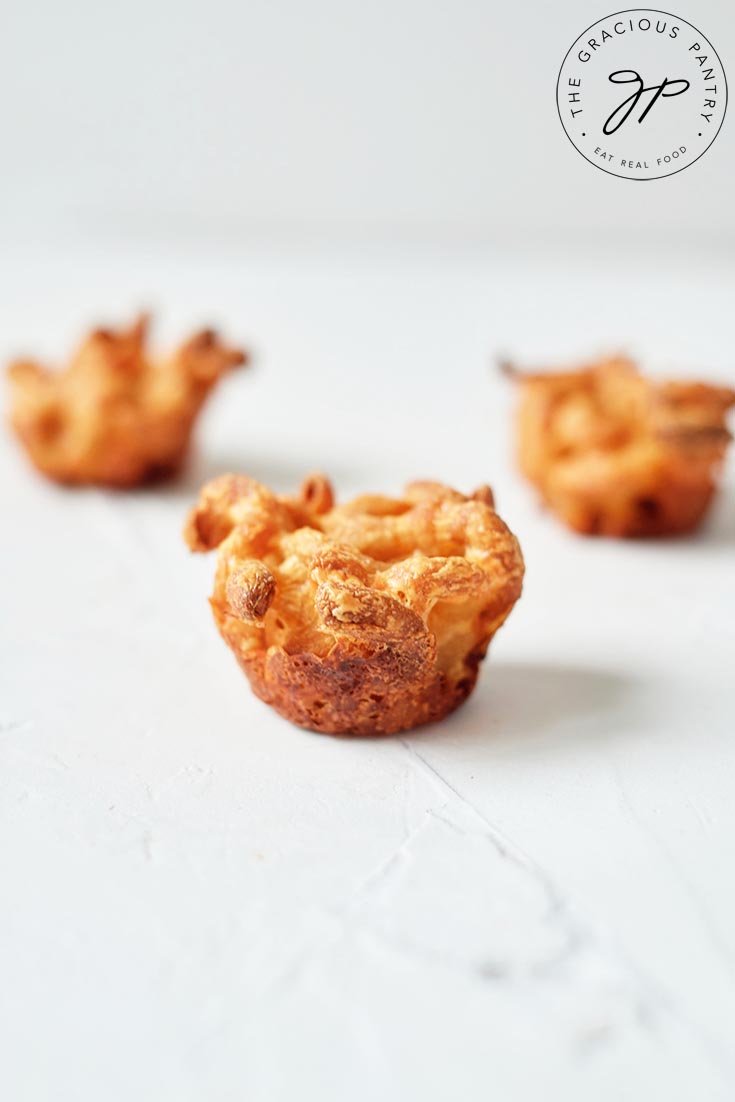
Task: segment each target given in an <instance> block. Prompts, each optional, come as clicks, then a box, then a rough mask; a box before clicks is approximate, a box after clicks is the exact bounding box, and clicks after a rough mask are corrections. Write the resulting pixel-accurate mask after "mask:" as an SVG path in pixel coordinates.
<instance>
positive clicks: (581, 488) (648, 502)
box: [505, 357, 735, 533]
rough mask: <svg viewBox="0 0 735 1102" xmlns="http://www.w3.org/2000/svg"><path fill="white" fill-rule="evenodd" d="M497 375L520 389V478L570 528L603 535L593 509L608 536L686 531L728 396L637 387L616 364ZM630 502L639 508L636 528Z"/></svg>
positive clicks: (633, 371)
mask: <svg viewBox="0 0 735 1102" xmlns="http://www.w3.org/2000/svg"><path fill="white" fill-rule="evenodd" d="M505 370H506V371H507V372H508V373H509V374H511V375H512V376H513V377H514V378H515V379H516V380H517V381H518V383H519V385H520V388H521V404H520V410H519V461H520V466H521V469H522V471H523V472H524V474H525V475H526V476H527V477H528V478H529V479H530V480H531V481H532V482H535V483H536V484H537V485H538V486H539V487H540V488H541V489H542V492H543V493H544V495H545V496H546V498H547V500H549V501H550V502H551V504H552V505H553V506H555V507H558V508H559V510H560V511H561V512H565V513H566V514H567V519H568V520H569V521H570V523H572V526H573V527H577V528H582V529H586V530H592V527H593V524H597V523H602V524H603V526H604V524H605V517H604V516H602V519H600V518H601V514H600V509H599V507H600V505H601V504H603V505H605V506H607V505H611V506H613V508H612V512H613V513H615V514H616V519H615V520H610V518H608V520H610V526H611V532H612V533H614V531H615V530H616V529H618V528H619V529H620V531H621V532H624V531H629V532H633V533H635V532H637V531H638V530H639V529H640V530H641V531H642V532H643V533H645V532H646V531H648V530H650V531H651V532H654V531H656V530H666V529H671V530H675V529H677V528H681V529H684V528H686V527H691V526H692V525H693V524H694V523H695V522H696V520H697V519H698V510H699V514H701V511H702V509H703V508H704V507H706V503H707V501H708V500H709V495H711V491H712V488H713V480H714V477H715V475H716V473H717V471H718V469H719V465H720V463H721V460H722V458H723V456H724V454H725V451H726V448H727V445H728V443H729V441H730V439H731V437H730V433H729V432H728V429H727V424H726V414H727V411H728V409H729V408H730V407H731V406H732V405H733V404H735V390H733V389H731V388H730V387H724V386H715V385H709V384H707V383H702V382H690V381H655V380H650V379H646V378H644V377H643V376H642V375H641V374H640V372H639V371H638V369H637V367H636V365H635V364H634V363H633V362H632V361H631V360H629V359H626V358H625V357H615V358H611V359H604V360H600V361H599V362H597V363H593V364H591V365H589V366H585V367H582V368H580V369H579V370H576V371H565V372H556V373H546V372H544V373H541V372H538V373H536V372H528V373H526V372H522V371H517V370H516V369H514V368H512V367H511V368H509V367H508V366H507V365H506V366H505ZM626 494H628V498H627V500H626V499H625V495H626ZM571 495H576V496H577V498H578V502H577V504H579V503H580V502H581V499H582V498H586V499H587V505H588V506H589V508H588V510H587V513H588V516H587V518H586V519H585V517H584V516H583V515H582V512H579V511H577V510H576V509H575V508H574V507H573V506H572V504H571ZM634 495H637V497H636V498H635V500H634ZM613 499H614V500H613ZM636 500H637V501H638V503H639V506H641V507H642V512H641V509H639V512H640V513H641V515H639V516H638V517H637V519H636V517H635V516H634V515H633V513H634V511H635V508H634V507H635V503H636ZM677 502H678V504H679V505H680V506H681V509H680V510H679V515H678V516H677ZM700 506H701V508H700ZM646 509H647V510H648V513H649V515H648V516H646V515H645V512H646ZM626 511H627V519H626V516H625V514H626ZM575 512H576V516H575V515H573V514H574V513H575ZM593 514H594V516H593ZM595 518H596V519H595Z"/></svg>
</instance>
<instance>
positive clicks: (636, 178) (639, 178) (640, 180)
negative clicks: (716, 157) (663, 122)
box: [556, 8, 729, 184]
mask: <svg viewBox="0 0 735 1102" xmlns="http://www.w3.org/2000/svg"><path fill="white" fill-rule="evenodd" d="M634 11H650V12H653V13H654V14H656V15H668V16H669V18H671V19H681V21H682V23H686V24H687V26H689V27H691V28H692V30H693V31H696V32H697V34H698V35H701V36H702V38H704V39H705V41H706V42H707V43H708V44H709V45H710V46H712V42H711V41H710V39H709V38H707V36H706V35H705V34H702V31H700V30H699V28H698V27H695V26H694V24H693V23H690V22H689V20H688V19H684V17H683V16H681V15H674V13H673V12H671V11H663V10H662V9H661V8H624V9H623V10H622V11H613V12H610V14H609V15H602V16H600V18H599V19H596V20H595V21H594V23H590V25H589V27H586V28H585V30H583V31H580V33H579V34H578V35H577V37H576V38H575V39H574V42H572V44H571V46H570V47H569V49H568V50H567V52H566V53H565V54H564V58H563V60H562V63H561V65H560V66H559V74H558V76H557V78H556V113H557V115H558V116H559V122H560V123H561V128H562V130H563V131H564V133H565V135H566V137H567V141H568V142H569V144H570V145H571V147H572V148H573V149H576V151H577V153H579V155H580V157H582V158H583V159H584V160H585V161H586V162H587V164H590V165H592V167H593V168H596V169H598V170H599V171H600V172H604V173H605V174H606V175H607V176H615V177H616V179H618V180H633V181H634V182H635V183H638V184H645V183H650V182H651V181H652V180H666V179H667V178H668V177H669V176H676V175H678V173H680V172H685V171H686V170H687V169H688V168H691V167H692V165H694V164H696V163H697V161H699V160H700V159H701V158H702V157H704V155H705V153H707V152H708V150H709V149H710V148H711V147H712V146H713V145H714V143H715V141H716V140H717V136H718V134H719V133H720V131H721V130H722V124H723V123H724V121H725V116H726V115H727V104H728V100H729V89H728V86H727V73H726V72H725V66H724V65H723V64H722V58H721V57H720V55H719V54H718V52H717V50H716V49H715V48H714V46H712V52H713V53H714V55H715V57H716V58H717V60H718V61H719V63H720V68H721V69H722V79H723V80H724V82H725V107H724V110H723V112H722V118H721V119H720V125H719V126H718V127H717V130H716V131H715V133H714V135H713V137H712V141H711V142H710V143H709V145H708V146H707V148H706V149H703V150H702V152H701V153H700V154H698V156H696V157H695V158H694V160H693V161H690V162H689V164H687V165H682V167H681V168H677V169H674V171H673V172H666V173H664V175H663V176H623V175H622V174H621V173H620V172H611V171H610V170H609V169H608V168H604V167H603V166H602V165H601V164H599V163H598V162H597V161H591V160H590V158H589V157H588V156H587V154H586V153H583V152H582V150H581V149H580V148H579V146H578V145H575V144H574V141H573V140H572V138H571V137H570V135H569V132H568V130H567V128H566V126H565V125H564V120H563V118H562V117H561V108H560V107H559V82H560V80H561V74H562V70H563V68H564V66H565V65H566V62H567V58H568V57H569V55H570V53H571V52H572V50H573V49H574V47H575V46H576V45H577V43H578V42H579V40H580V38H581V37H582V36H583V35H585V34H588V33H589V32H590V31H591V30H592V28H593V27H596V26H597V25H598V23H602V22H603V20H605V19H614V18H615V16H616V15H629V14H630V13H631V12H634Z"/></svg>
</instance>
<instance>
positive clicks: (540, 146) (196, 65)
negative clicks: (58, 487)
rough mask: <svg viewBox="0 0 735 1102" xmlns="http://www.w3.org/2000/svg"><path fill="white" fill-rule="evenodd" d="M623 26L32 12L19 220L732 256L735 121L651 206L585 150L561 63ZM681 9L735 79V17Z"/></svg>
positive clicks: (238, 6) (476, 0) (442, 8)
mask: <svg viewBox="0 0 735 1102" xmlns="http://www.w3.org/2000/svg"><path fill="white" fill-rule="evenodd" d="M620 6H621V7H624V6H625V5H620ZM664 6H665V5H664ZM614 10H615V7H614V5H612V4H608V5H607V6H605V4H591V3H590V2H589V0H558V2H556V3H541V2H540V0H536V2H535V3H531V4H516V3H502V4H500V3H497V2H492V0H435V2H433V3H426V2H424V0H375V2H373V3H370V4H364V3H361V4H357V3H354V2H348V3H344V2H343V0H312V2H311V3H309V4H304V3H300V2H299V0H275V2H271V0H244V2H243V3H232V2H228V0H209V2H207V3H201V2H196V3H193V2H192V0H177V2H176V3H168V2H165V0H158V2H154V3H150V2H149V0H128V2H126V3H125V4H123V5H117V6H114V7H112V8H111V7H110V6H109V5H105V4H99V3H96V2H95V0H76V2H75V3H74V4H55V3H52V2H51V0H41V2H39V0H30V2H29V3H26V4H22V5H21V4H16V5H13V10H12V11H11V12H10V13H9V17H8V18H6V19H4V20H3V33H2V38H1V39H0V90H1V91H2V102H3V121H2V139H3V142H2V157H3V181H2V187H3V196H4V202H3V210H2V211H1V212H0V225H2V224H3V223H4V224H5V225H6V227H7V226H8V225H9V224H10V223H12V222H14V223H15V225H16V226H18V225H20V226H22V227H23V229H24V231H25V232H26V233H31V232H35V233H39V232H40V233H42V234H50V233H53V234H58V233H60V232H62V231H65V232H80V233H83V234H85V235H99V234H100V233H102V232H105V231H109V230H111V229H115V230H118V231H120V232H123V233H125V234H126V235H130V234H136V235H141V236H142V237H143V238H144V239H146V240H147V241H149V242H150V241H151V240H153V239H156V238H157V237H160V236H166V237H168V236H171V235H175V236H176V238H177V239H181V238H182V237H184V238H189V237H196V238H198V239H205V240H209V239H213V238H214V239H221V240H223V241H225V242H226V243H228V244H229V245H230V246H233V247H234V245H236V244H238V243H239V244H240V245H241V246H242V245H243V243H244V242H246V241H247V240H248V239H249V238H251V237H252V236H253V235H258V236H260V237H262V236H264V235H265V236H269V235H275V234H279V235H280V236H281V237H283V238H285V239H286V240H287V241H289V242H293V241H294V240H295V239H297V238H304V237H305V238H307V239H308V240H310V241H311V240H313V239H314V238H317V239H323V238H324V237H325V236H328V237H329V238H330V239H332V240H334V239H339V238H342V237H344V236H346V235H353V236H356V235H360V236H361V237H366V236H371V237H375V236H378V237H380V238H393V239H395V238H396V237H398V238H401V237H403V238H406V237H407V238H409V239H411V240H417V239H418V240H421V239H424V238H425V237H427V236H434V237H437V236H441V238H442V239H444V240H450V241H454V240H460V241H462V242H471V243H476V244H477V243H488V242H489V243H493V242H496V241H498V240H502V241H504V242H507V241H510V242H511V243H513V244H518V243H520V242H522V241H527V240H529V239H531V240H533V239H535V238H537V237H538V236H539V235H540V236H541V237H545V236H546V237H548V236H549V235H551V236H552V237H553V239H554V243H556V242H558V241H563V243H564V247H569V245H570V244H577V245H578V244H584V243H585V242H586V241H588V240H589V237H590V235H595V234H601V235H603V239H604V240H606V241H609V242H610V243H611V245H612V246H614V245H616V244H617V245H620V243H621V238H620V234H621V233H622V235H623V238H624V243H625V245H626V246H627V247H630V246H632V245H636V244H640V242H641V240H645V239H646V238H648V237H649V236H650V239H651V241H653V242H655V243H656V245H657V246H658V247H668V248H671V247H681V246H682V244H697V243H699V244H702V243H707V244H709V245H711V246H719V247H722V245H723V242H727V243H728V244H732V238H733V235H734V234H735V211H734V210H733V203H732V188H731V181H732V178H733V175H735V145H734V143H733V141H732V129H731V127H730V126H729V125H728V123H727V122H726V123H725V127H724V128H723V130H722V132H721V134H720V136H719V138H718V139H717V141H716V142H715V144H714V145H713V147H712V148H711V149H710V150H709V152H708V153H707V155H706V158H703V159H702V162H701V163H698V164H697V166H696V169H695V171H694V172H691V171H687V172H684V173H681V174H680V175H678V176H677V177H676V178H672V179H670V180H667V181H665V182H664V183H660V184H656V185H654V187H647V188H645V189H643V188H641V187H640V186H636V185H635V184H632V183H631V184H630V186H628V187H621V185H620V183H619V181H618V180H615V179H610V178H609V177H608V176H607V175H606V174H605V173H603V172H602V171H600V170H594V169H593V167H592V166H591V165H588V164H585V162H584V161H583V160H582V159H581V158H580V156H579V154H578V153H575V151H574V149H573V148H572V147H571V146H570V145H569V143H568V142H567V140H566V139H565V138H564V135H563V132H562V130H561V126H560V123H559V119H558V115H557V111H556V103H555V87H556V79H557V74H558V72H559V67H560V65H561V62H562V59H563V57H564V55H565V54H566V52H567V50H568V49H569V47H570V46H571V44H572V43H573V42H574V40H575V39H576V38H577V36H578V35H579V34H580V33H581V32H582V31H583V30H584V29H585V28H586V27H587V26H589V25H590V24H591V23H594V22H595V21H596V20H597V19H599V18H601V17H602V16H604V15H607V14H609V13H610V12H612V11H614ZM678 14H680V15H681V16H682V18H687V19H689V20H690V21H692V22H693V23H694V25H695V26H699V27H700V28H701V30H702V32H703V33H704V34H705V35H707V36H708V38H709V39H710V41H711V42H712V43H713V44H714V46H715V48H716V49H717V50H718V53H719V54H720V57H721V58H722V61H723V64H724V66H725V70H726V71H727V70H728V68H729V69H731V70H733V71H735V9H734V8H733V5H732V4H731V3H728V2H727V0H697V3H696V4H692V3H689V5H688V6H687V5H686V4H685V5H684V8H681V10H680V11H679V12H678ZM728 63H729V65H728Z"/></svg>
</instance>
